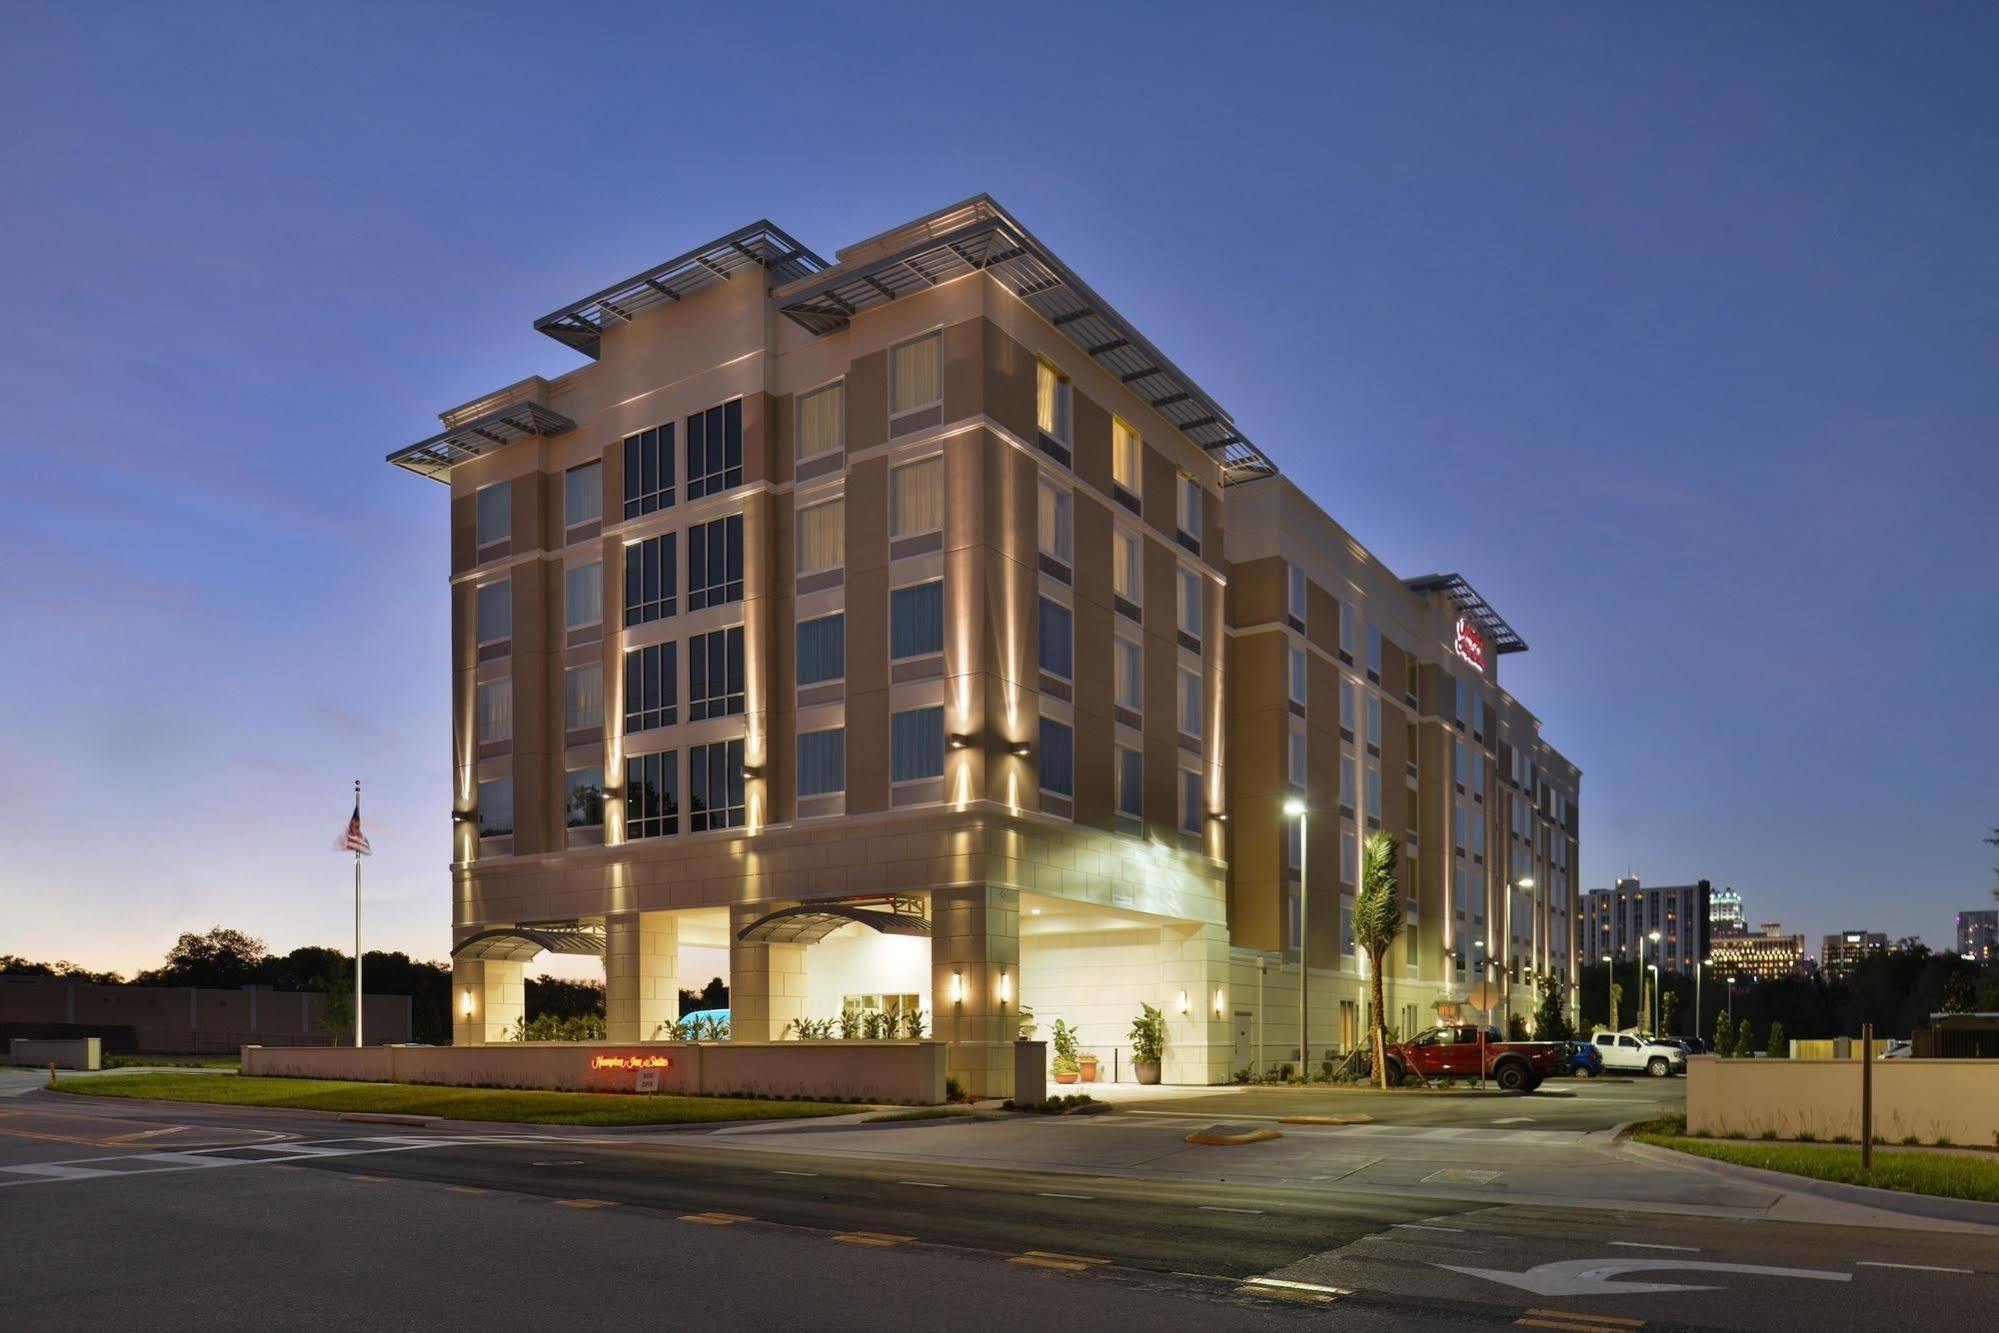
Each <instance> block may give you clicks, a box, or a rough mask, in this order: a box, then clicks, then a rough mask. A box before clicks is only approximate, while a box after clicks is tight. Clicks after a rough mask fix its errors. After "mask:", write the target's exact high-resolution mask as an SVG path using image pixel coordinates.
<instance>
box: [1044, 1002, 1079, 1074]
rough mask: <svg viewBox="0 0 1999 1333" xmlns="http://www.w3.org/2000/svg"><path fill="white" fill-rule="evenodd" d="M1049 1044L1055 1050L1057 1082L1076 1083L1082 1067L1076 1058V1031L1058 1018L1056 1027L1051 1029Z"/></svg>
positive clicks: (1054, 1063)
mask: <svg viewBox="0 0 1999 1333" xmlns="http://www.w3.org/2000/svg"><path fill="white" fill-rule="evenodd" d="M1049 1042H1050V1044H1051V1045H1053V1046H1054V1048H1055V1059H1054V1062H1053V1067H1054V1070H1055V1081H1056V1082H1057V1083H1074V1082H1075V1081H1076V1079H1077V1077H1078V1073H1079V1071H1080V1069H1081V1067H1082V1066H1081V1062H1080V1061H1079V1060H1078V1058H1077V1056H1076V1029H1074V1028H1072V1027H1070V1026H1069V1025H1068V1023H1066V1022H1064V1021H1063V1020H1062V1019H1059V1018H1058V1019H1056V1020H1055V1026H1054V1027H1052V1028H1050V1029H1049Z"/></svg>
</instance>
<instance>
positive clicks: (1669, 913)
mask: <svg viewBox="0 0 1999 1333" xmlns="http://www.w3.org/2000/svg"><path fill="white" fill-rule="evenodd" d="M1709 900H1710V891H1709V887H1708V882H1707V881H1706V880H1702V881H1700V883H1698V884H1673V885H1662V886H1660V887H1658V888H1646V887H1645V885H1643V884H1642V883H1640V882H1639V881H1638V880H1637V879H1636V878H1635V877H1634V878H1631V879H1620V880H1618V881H1617V887H1616V888H1614V889H1591V890H1589V892H1588V893H1586V894H1585V895H1584V896H1583V918H1582V926H1583V935H1582V938H1583V947H1584V949H1586V950H1587V951H1588V954H1589V957H1590V958H1591V959H1592V960H1594V959H1598V958H1601V957H1602V956H1603V955H1604V954H1610V955H1611V956H1612V957H1624V958H1633V959H1635V958H1636V957H1637V956H1638V954H1639V944H1640V942H1641V941H1642V942H1643V944H1644V955H1645V960H1646V961H1647V962H1648V963H1657V964H1658V965H1659V969H1660V971H1662V972H1684V973H1687V974H1688V975H1689V976H1691V975H1692V974H1693V970H1694V967H1695V966H1696V965H1697V964H1698V963H1699V961H1700V960H1701V959H1702V958H1705V957H1707V956H1708V950H1709V943H1710V937H1709V933H1708V926H1709V921H1710V916H1709V911H1710V906H1709ZM1730 906H1732V907H1733V909H1734V911H1735V912H1736V913H1737V914H1738V918H1739V914H1740V912H1741V909H1742V900H1741V899H1740V898H1739V897H1737V898H1734V899H1733V901H1732V903H1731V904H1730ZM1654 932H1656V933H1657V934H1658V936H1659V938H1658V940H1657V941H1656V942H1655V941H1653V939H1652V938H1651V936H1652V935H1653V933H1654Z"/></svg>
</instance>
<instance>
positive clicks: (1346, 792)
mask: <svg viewBox="0 0 1999 1333" xmlns="http://www.w3.org/2000/svg"><path fill="white" fill-rule="evenodd" d="M1359 798H1360V769H1359V768H1357V767H1355V761H1354V757H1353V756H1352V755H1350V754H1348V753H1346V752H1345V751H1341V752H1340V804H1341V805H1342V806H1344V807H1346V812H1347V813H1348V814H1349V815H1351V814H1352V813H1353V807H1354V803H1355V802H1356V801H1357V800H1359Z"/></svg>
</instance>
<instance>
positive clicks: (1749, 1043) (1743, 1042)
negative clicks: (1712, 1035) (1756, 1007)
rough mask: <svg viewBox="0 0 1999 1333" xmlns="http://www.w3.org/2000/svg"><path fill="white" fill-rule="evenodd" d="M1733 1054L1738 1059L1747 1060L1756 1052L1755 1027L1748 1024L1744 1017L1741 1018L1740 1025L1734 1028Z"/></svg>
mask: <svg viewBox="0 0 1999 1333" xmlns="http://www.w3.org/2000/svg"><path fill="white" fill-rule="evenodd" d="M1734 1054H1735V1058H1736V1059H1738V1060H1747V1059H1749V1058H1750V1057H1751V1056H1753V1055H1755V1054H1756V1029H1755V1028H1753V1027H1751V1026H1750V1024H1749V1020H1748V1019H1746V1018H1745V1019H1743V1020H1742V1025H1741V1026H1740V1027H1738V1028H1736V1030H1735V1051H1734Z"/></svg>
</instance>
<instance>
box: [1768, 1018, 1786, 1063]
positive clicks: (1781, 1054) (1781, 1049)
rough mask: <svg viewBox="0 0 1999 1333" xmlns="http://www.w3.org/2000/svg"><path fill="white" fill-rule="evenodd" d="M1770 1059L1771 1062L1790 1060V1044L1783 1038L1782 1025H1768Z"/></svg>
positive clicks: (1773, 1023) (1775, 1023) (1774, 1023)
mask: <svg viewBox="0 0 1999 1333" xmlns="http://www.w3.org/2000/svg"><path fill="white" fill-rule="evenodd" d="M1770 1058H1771V1059H1772V1060H1788V1059H1790V1058H1791V1043H1790V1041H1789V1040H1788V1039H1787V1038H1786V1037H1785V1036H1784V1025H1783V1024H1782V1023H1777V1022H1772V1023H1771V1024H1770Z"/></svg>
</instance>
